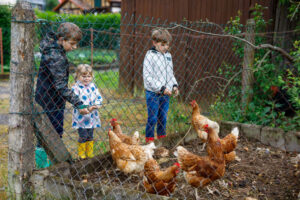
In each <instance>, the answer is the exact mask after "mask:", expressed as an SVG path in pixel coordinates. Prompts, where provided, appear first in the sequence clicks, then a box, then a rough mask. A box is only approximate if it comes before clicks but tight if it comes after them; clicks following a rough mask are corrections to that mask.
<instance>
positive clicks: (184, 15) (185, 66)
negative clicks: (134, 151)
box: [120, 0, 276, 105]
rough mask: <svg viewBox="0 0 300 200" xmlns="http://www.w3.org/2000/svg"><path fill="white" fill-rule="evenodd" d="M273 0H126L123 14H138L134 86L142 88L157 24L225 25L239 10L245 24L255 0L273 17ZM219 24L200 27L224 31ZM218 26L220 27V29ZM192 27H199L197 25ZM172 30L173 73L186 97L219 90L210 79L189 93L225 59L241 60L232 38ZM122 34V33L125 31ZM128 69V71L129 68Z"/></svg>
mask: <svg viewBox="0 0 300 200" xmlns="http://www.w3.org/2000/svg"><path fill="white" fill-rule="evenodd" d="M274 2H275V0H270V1H259V0H243V1H241V0H224V1H219V0H201V1H199V0H138V1H137V0H123V1H122V15H124V14H125V13H129V14H134V15H135V16H136V17H135V21H134V23H133V24H135V26H134V27H135V30H134V31H133V32H132V33H133V34H135V36H133V37H134V38H135V39H134V43H135V44H133V45H132V48H133V50H131V52H132V53H133V57H131V58H132V60H130V62H132V64H131V67H133V68H134V72H133V73H132V74H131V75H132V78H133V80H134V86H136V87H137V88H139V89H142V88H143V80H142V62H143V59H144V56H145V53H146V51H147V50H148V49H149V48H150V47H151V45H152V44H151V39H150V35H151V32H150V31H151V29H153V28H154V27H155V26H164V25H167V24H166V23H168V24H169V23H170V22H177V23H182V21H183V20H184V19H185V20H188V21H193V22H195V21H200V20H202V21H206V19H208V20H209V21H210V22H213V23H216V24H219V25H221V26H223V25H224V24H226V23H227V22H228V21H229V20H230V18H231V17H235V16H237V15H238V11H241V23H243V24H245V23H246V20H247V19H249V17H250V9H251V8H253V7H254V5H255V3H259V4H263V6H268V7H269V9H268V10H266V11H265V16H266V17H267V18H271V17H272V15H273V9H274V6H276V5H275V3H274ZM146 17H148V19H146ZM165 20H168V21H165ZM219 25H215V26H211V27H205V28H204V27H202V28H200V27H198V29H199V30H202V31H212V32H215V33H222V31H221V29H220V27H221V26H219ZM218 26H219V28H217V27H218ZM168 27H170V25H169V26H168ZM193 28H196V29H197V27H193ZM170 32H171V34H172V35H173V37H174V42H173V44H172V47H173V49H172V50H171V53H172V56H173V62H174V72H175V75H176V77H177V78H178V82H179V84H180V86H181V91H182V94H183V97H184V98H185V99H186V100H190V99H191V98H196V96H198V98H200V97H205V95H206V92H205V91H208V90H216V87H217V86H216V84H217V81H216V80H211V81H208V82H206V83H208V84H206V85H207V88H202V87H201V85H198V86H197V87H196V88H194V89H195V90H196V91H198V92H199V94H194V95H192V96H189V90H190V89H191V88H192V87H193V86H194V83H195V81H197V80H199V79H201V77H202V78H203V77H204V76H207V74H208V73H210V74H215V73H216V70H217V69H218V67H220V65H222V64H224V62H225V63H229V64H230V63H231V62H236V63H239V62H240V60H239V59H238V58H237V57H236V56H235V55H234V54H233V52H232V50H231V43H232V41H231V40H230V39H228V38H216V37H207V36H205V35H201V34H199V33H195V32H194V33H192V32H189V31H187V30H183V29H181V28H176V29H174V30H173V29H172V30H170ZM187 33H189V34H190V35H189V34H187ZM121 34H123V33H122V30H121ZM183 35H184V36H183ZM123 48H126V50H127V51H128V49H127V47H124V46H122V42H121V54H122V52H125V50H122V49H123ZM141 51H143V52H141ZM127 58H128V57H126V59H127ZM225 60H226V61H225ZM128 61H129V59H127V60H126V62H128ZM124 70H125V69H123V71H124ZM125 71H126V73H128V71H129V70H125ZM122 73H123V72H122V71H120V76H122V75H121V74H122ZM195 74H197V77H195ZM195 95H196V96H195ZM187 98H189V99H187ZM205 98H206V99H207V101H210V100H209V99H210V98H212V97H208V96H207V97H205ZM203 105H205V103H203Z"/></svg>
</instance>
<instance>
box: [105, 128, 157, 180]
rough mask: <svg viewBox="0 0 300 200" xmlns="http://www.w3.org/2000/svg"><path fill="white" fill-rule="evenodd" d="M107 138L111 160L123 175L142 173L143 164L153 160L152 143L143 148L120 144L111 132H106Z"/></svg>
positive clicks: (119, 140) (153, 145) (153, 146)
mask: <svg viewBox="0 0 300 200" xmlns="http://www.w3.org/2000/svg"><path fill="white" fill-rule="evenodd" d="M108 136H109V146H110V151H111V155H112V158H113V160H114V161H115V162H116V164H117V167H118V168H119V169H120V170H121V171H122V172H124V173H125V174H128V173H139V172H142V171H143V169H144V164H145V163H146V162H147V161H148V160H149V159H152V158H153V157H152V156H153V154H154V149H155V144H154V143H150V144H148V145H144V146H141V145H128V144H126V143H124V142H122V141H121V139H120V138H119V137H118V136H117V135H116V134H115V133H114V132H113V131H112V130H109V131H108Z"/></svg>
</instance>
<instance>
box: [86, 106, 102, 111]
mask: <svg viewBox="0 0 300 200" xmlns="http://www.w3.org/2000/svg"><path fill="white" fill-rule="evenodd" d="M96 109H99V106H96V105H95V106H90V107H89V108H88V110H89V111H90V112H92V111H93V110H96Z"/></svg>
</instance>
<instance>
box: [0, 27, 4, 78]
mask: <svg viewBox="0 0 300 200" xmlns="http://www.w3.org/2000/svg"><path fill="white" fill-rule="evenodd" d="M0 51H1V55H0V56H1V73H2V74H3V73H4V69H3V39H2V28H0Z"/></svg>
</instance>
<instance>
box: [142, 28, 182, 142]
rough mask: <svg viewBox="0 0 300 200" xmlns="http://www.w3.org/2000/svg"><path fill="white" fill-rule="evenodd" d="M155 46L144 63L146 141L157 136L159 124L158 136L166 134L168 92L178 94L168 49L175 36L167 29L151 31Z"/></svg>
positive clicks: (169, 94)
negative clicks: (155, 130)
mask: <svg viewBox="0 0 300 200" xmlns="http://www.w3.org/2000/svg"><path fill="white" fill-rule="evenodd" d="M151 37H152V42H153V47H152V48H151V49H150V50H148V51H147V53H146V56H145V58H144V63H143V79H144V87H145V90H146V102H147V110H148V120H147V125H146V142H151V141H153V140H154V129H155V126H156V124H157V138H158V139H159V138H162V137H165V136H166V124H167V115H168V110H169V96H171V95H172V93H174V94H175V95H178V94H179V90H178V84H177V81H176V78H175V76H174V72H173V62H172V56H171V54H170V53H169V52H168V49H169V45H170V43H171V41H172V36H171V34H170V33H169V32H168V30H167V29H164V28H157V29H154V30H153V31H152V35H151Z"/></svg>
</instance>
